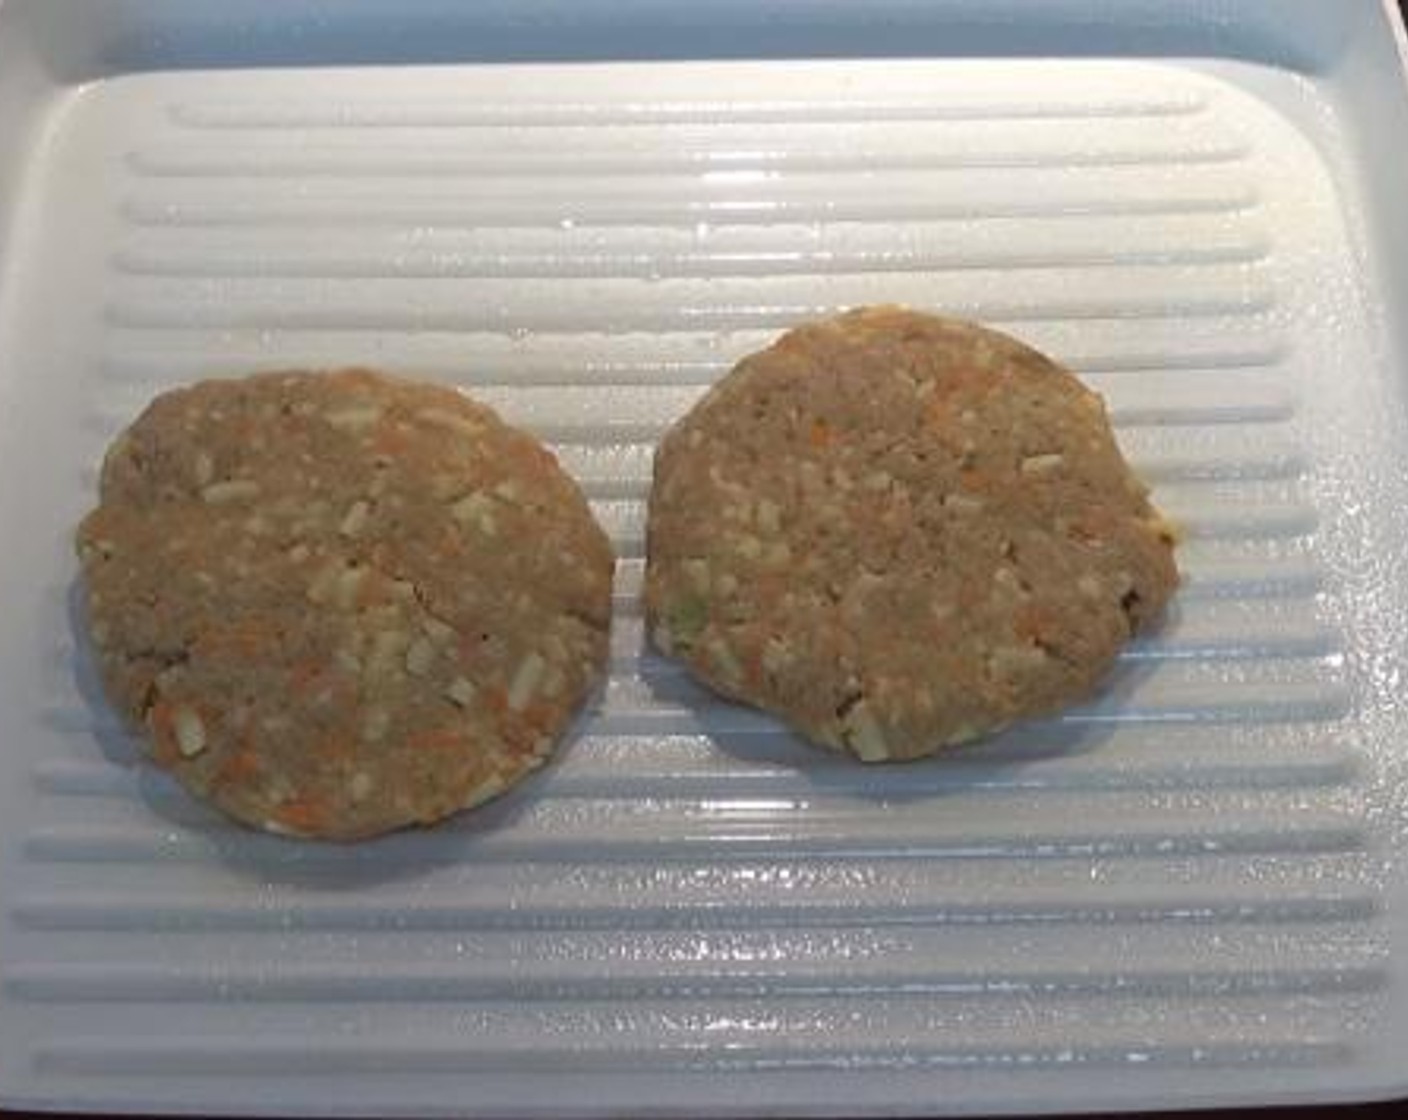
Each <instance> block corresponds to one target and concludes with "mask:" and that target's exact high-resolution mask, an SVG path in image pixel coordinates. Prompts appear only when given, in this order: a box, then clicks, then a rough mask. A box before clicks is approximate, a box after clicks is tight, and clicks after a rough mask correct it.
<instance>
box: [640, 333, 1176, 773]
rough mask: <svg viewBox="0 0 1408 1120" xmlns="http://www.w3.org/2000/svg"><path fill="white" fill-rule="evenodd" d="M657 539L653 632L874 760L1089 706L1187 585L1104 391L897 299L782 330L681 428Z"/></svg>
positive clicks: (823, 737) (651, 540) (671, 442)
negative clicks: (1082, 702) (1133, 641)
mask: <svg viewBox="0 0 1408 1120" xmlns="http://www.w3.org/2000/svg"><path fill="white" fill-rule="evenodd" d="M648 552H649V560H648V567H647V571H646V592H645V595H646V612H647V619H648V625H649V628H650V633H651V635H652V639H653V641H654V643H655V645H656V646H658V647H659V648H660V649H661V650H662V651H663V652H665V653H667V654H672V655H674V656H676V657H678V658H680V659H681V660H683V661H684V663H685V664H686V665H687V666H688V667H689V668H690V669H691V670H692V671H693V672H694V673H695V674H696V675H697V676H698V677H700V678H701V679H702V680H703V681H704V682H705V683H706V684H708V685H710V686H711V687H712V688H714V689H716V690H717V691H719V692H721V693H723V694H724V695H726V696H729V697H732V698H735V699H738V700H743V701H747V702H748V703H751V704H755V705H757V706H759V707H761V708H764V709H767V710H768V711H771V712H775V713H776V714H778V715H779V716H781V717H783V718H784V719H786V720H787V721H788V722H790V723H792V724H793V725H795V726H796V727H797V728H798V729H800V730H801V731H803V732H804V733H805V734H807V735H808V736H810V737H811V738H812V739H814V740H816V741H817V742H819V743H822V744H824V745H826V746H829V747H833V748H837V749H842V750H848V751H850V752H852V753H854V754H856V755H857V756H859V757H860V758H862V759H864V760H866V761H870V762H875V761H882V760H885V759H908V758H916V757H919V756H922V755H927V754H930V753H932V752H934V751H936V750H938V749H939V748H941V747H943V746H945V745H948V744H953V743H958V742H961V741H964V740H967V739H971V738H974V737H975V736H978V735H981V734H983V733H985V732H988V731H992V730H994V729H996V728H999V727H1002V726H1003V725H1005V724H1007V723H1010V722H1012V721H1013V720H1016V719H1018V718H1021V717H1024V716H1030V715H1034V714H1037V713H1042V712H1049V711H1052V710H1054V709H1057V708H1059V707H1061V706H1063V705H1066V704H1068V703H1070V702H1072V701H1074V700H1078V699H1080V698H1081V697H1084V696H1086V695H1088V694H1089V693H1090V692H1091V691H1092V690H1093V689H1094V688H1095V686H1096V684H1097V682H1098V681H1099V680H1100V678H1101V677H1102V676H1104V674H1105V673H1106V671H1107V670H1108V669H1109V668H1110V666H1111V664H1112V662H1113V661H1114V660H1115V657H1116V655H1117V654H1118V652H1119V650H1120V648H1121V647H1122V646H1123V645H1124V644H1125V643H1126V642H1127V641H1128V640H1129V638H1130V636H1131V635H1133V634H1135V633H1136V632H1137V631H1139V629H1140V628H1141V627H1143V626H1144V625H1145V624H1146V623H1148V622H1149V621H1150V620H1151V619H1153V618H1154V617H1155V616H1156V615H1158V613H1159V611H1160V610H1161V609H1162V608H1163V606H1164V604H1165V602H1166V601H1167V600H1168V598H1169V596H1170V595H1171V594H1172V593H1173V590H1174V588H1175V587H1176V586H1177V583H1178V572H1177V569H1176V567H1175V566H1174V561H1173V537H1172V533H1171V531H1170V529H1169V526H1168V524H1167V523H1166V522H1165V521H1164V520H1162V519H1161V518H1160V516H1159V514H1158V513H1157V511H1155V509H1154V508H1153V507H1152V506H1151V505H1150V503H1149V501H1148V498H1147V491H1146V489H1145V487H1144V486H1143V485H1141V484H1140V482H1139V481H1138V480H1137V479H1136V478H1135V477H1134V476H1133V475H1132V474H1131V473H1130V471H1129V468H1128V466H1127V465H1126V463H1125V461H1124V459H1123V457H1122V456H1121V455H1120V451H1119V448H1118V447H1117V445H1116V443H1115V440H1114V436H1113V434H1112V433H1111V431H1110V424H1109V421H1108V419H1107V417H1106V414H1105V408H1104V404H1103V402H1102V400H1101V398H1100V397H1099V396H1098V395H1096V394H1095V393H1093V392H1091V391H1090V390H1088V389H1086V388H1085V387H1084V386H1083V385H1082V384H1081V383H1080V381H1078V380H1077V379H1076V378H1075V377H1074V376H1073V375H1072V374H1070V373H1068V372H1067V371H1066V370H1064V369H1062V368H1061V367H1060V366H1058V365H1056V364H1055V363H1054V362H1052V361H1051V360H1049V359H1048V358H1046V357H1044V356H1042V355H1041V354H1039V353H1037V352H1036V351H1035V350H1032V349H1031V348H1029V347H1027V346H1024V345H1022V344H1021V343H1020V342H1017V341H1016V340H1014V339H1012V338H1009V337H1007V336H1006V335H1002V334H999V333H997V332H995V331H991V330H987V329H985V328H983V327H979V326H976V325H974V324H971V323H965V322H959V321H956V320H952V319H942V318H937V317H935V316H932V315H923V314H919V313H916V312H912V311H906V310H903V309H900V308H884V307H881V308H864V309H860V310H856V311H852V312H849V313H847V314H844V315H841V316H839V317H837V318H834V319H830V320H826V321H824V322H817V323H810V324H807V325H805V326H802V327H799V328H798V329H796V330H793V331H790V332H788V333H787V334H785V335H783V336H782V337H781V338H780V339H779V340H778V341H777V342H776V343H774V344H773V345H772V346H771V347H769V348H768V349H766V350H764V351H762V352H760V353H757V354H753V355H751V356H749V357H747V358H745V359H744V360H743V361H742V362H740V363H739V364H738V365H737V367H735V368H734V370H733V371H732V372H731V373H730V374H729V375H728V376H727V377H725V378H723V379H722V380H721V381H720V382H719V383H718V384H717V385H716V386H715V387H714V388H713V389H712V390H711V391H710V392H709V393H708V394H707V395H706V396H705V397H704V398H703V399H702V400H701V401H700V402H699V403H698V404H697V405H696V406H695V407H694V409H693V410H692V411H691V412H690V413H689V414H688V415H686V416H685V417H684V418H683V419H682V420H680V421H679V422H678V423H677V424H676V425H675V426H674V427H673V428H672V429H671V431H670V432H669V433H668V434H667V435H666V437H665V439H664V441H663V443H662V444H661V446H660V448H659V451H658V452H657V454H656V459H655V479H654V486H653V489H652V491H651V497H650V523H649V530H648Z"/></svg>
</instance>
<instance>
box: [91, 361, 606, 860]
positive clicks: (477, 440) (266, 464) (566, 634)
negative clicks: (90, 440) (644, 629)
mask: <svg viewBox="0 0 1408 1120" xmlns="http://www.w3.org/2000/svg"><path fill="white" fill-rule="evenodd" d="M78 551H79V556H80V558H81V560H82V567H83V578H84V583H85V586H86V592H87V613H88V616H89V623H90V629H91V634H92V638H93V642H94V645H95V647H96V650H97V654H98V659H99V662H100V665H101V668H102V672H103V677H104V681H105V684H106V687H107V691H108V694H109V696H110V698H111V700H112V702H113V703H114V704H115V705H116V706H117V707H118V708H119V709H120V710H121V711H122V712H123V713H124V714H125V715H126V716H128V717H129V718H130V719H131V720H133V721H134V722H135V723H136V724H138V725H139V726H141V727H143V728H145V729H146V730H147V732H148V734H149V739H150V749H151V755H152V757H153V758H154V759H155V760H156V762H157V763H158V764H160V765H161V766H163V767H166V768H167V769H169V770H171V771H172V773H174V774H175V775H176V777H177V778H178V779H180V781H181V782H182V783H183V784H184V785H185V786H186V787H188V788H189V789H191V790H192V791H194V792H195V793H197V794H199V795H201V796H203V797H206V798H208V799H209V800H210V801H212V802H213V803H214V804H216V805H217V806H219V807H220V808H221V809H223V810H225V811H226V812H227V813H229V814H231V815H232V816H234V817H236V818H238V819H239V820H241V821H243V822H245V823H246V824H250V825H253V826H255V827H257V828H264V829H268V830H270V831H274V832H279V833H286V834H293V835H299V836H317V837H326V838H336V839H353V838H358V837H364V836H371V835H373V834H376V833H380V832H385V831H388V830H390V829H395V828H400V827H402V826H404V825H409V824H428V823H430V822H432V821H435V820H437V819H439V818H441V817H444V816H446V815H448V814H450V813H453V812H455V811H457V810H459V809H463V808H465V807H467V806H470V805H474V804H476V803H478V802H481V801H483V800H485V799H487V798H489V797H492V796H494V795H495V794H497V793H500V792H502V791H503V790H504V789H506V788H507V787H508V786H509V785H511V784H512V783H513V782H515V781H517V780H518V779H519V778H521V777H523V776H524V775H525V774H526V773H528V772H529V771H530V770H532V769H534V768H535V767H537V766H539V765H540V764H541V763H542V762H543V761H544V759H545V758H546V757H547V756H548V754H549V753H550V751H551V749H552V747H553V745H554V743H555V741H556V739H557V737H558V736H559V734H560V733H561V732H562V730H563V728H564V727H565V726H566V724H567V723H568V722H569V720H570V719H571V717H572V715H573V714H574V712H575V711H576V709H577V708H578V706H579V705H580V704H581V703H582V701H583V699H584V698H585V697H586V695H587V694H588V692H589V691H590V690H591V688H592V686H593V684H594V683H595V681H596V679H597V678H598V676H599V674H600V672H601V670H602V667H603V665H604V663H605V661H606V656H607V629H608V626H609V624H610V609H611V577H612V568H613V558H612V553H611V547H610V545H609V544H608V542H607V539H606V536H605V534H603V532H602V531H601V528H600V527H599V526H598V525H597V524H596V522H595V520H594V519H593V518H592V515H591V512H590V510H589V509H588V507H587V503H586V501H585V499H584V498H583V497H582V494H581V492H580V490H579V489H578V488H577V486H576V485H575V484H574V483H573V482H572V480H571V479H570V478H568V477H567V475H566V474H564V473H563V471H562V470H561V468H560V467H559V466H558V464H557V461H556V460H555V459H554V458H553V456H552V455H551V454H550V453H549V452H548V451H547V450H546V449H544V448H543V447H542V446H541V445H540V444H539V443H538V442H537V441H536V440H534V439H533V438H532V437H530V436H528V435H527V434H525V433H523V432H520V431H518V430H516V429H514V428H512V427H509V426H508V425H507V424H505V423H503V421H501V420H500V419H499V418H498V417H497V416H495V415H494V413H493V412H491V411H490V410H489V409H487V408H485V407H483V406H482V405H479V404H476V403H474V402H472V401H470V400H468V399H467V398H465V397H464V396H462V395H461V394H459V393H457V392H455V391H453V390H451V389H449V388H444V387H439V386H434V385H425V384H418V383H413V382H409V381H402V380H398V379H393V378H390V377H386V376H382V375H379V374H375V373H370V372H367V371H362V370H344V371H337V372H331V373H274V374H260V375H256V376H253V377H249V378H245V379H242V380H229V381H208V382H203V383H201V384H198V385H194V386H192V387H190V388H186V389H179V390H176V391H174V392H170V393H166V394H164V395H162V396H160V397H158V398H156V399H155V400H154V401H153V402H152V403H151V405H150V406H149V407H148V408H147V409H146V411H145V412H144V413H143V414H142V415H141V417H140V418H139V419H138V420H137V421H136V423H134V424H133V425H132V426H131V427H130V428H129V429H128V430H127V431H126V432H125V433H124V434H123V435H121V436H120V437H119V438H118V439H117V440H116V442H115V443H114V444H113V445H112V447H111V448H110V450H109V451H108V455H107V458H106V460H105V461H104V464H103V471H102V483H101V504H100V505H99V506H98V508H97V509H96V510H94V511H93V512H92V513H90V514H89V515H88V516H87V517H86V518H85V519H84V521H83V523H82V525H81V526H80V528H79V531H78Z"/></svg>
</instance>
